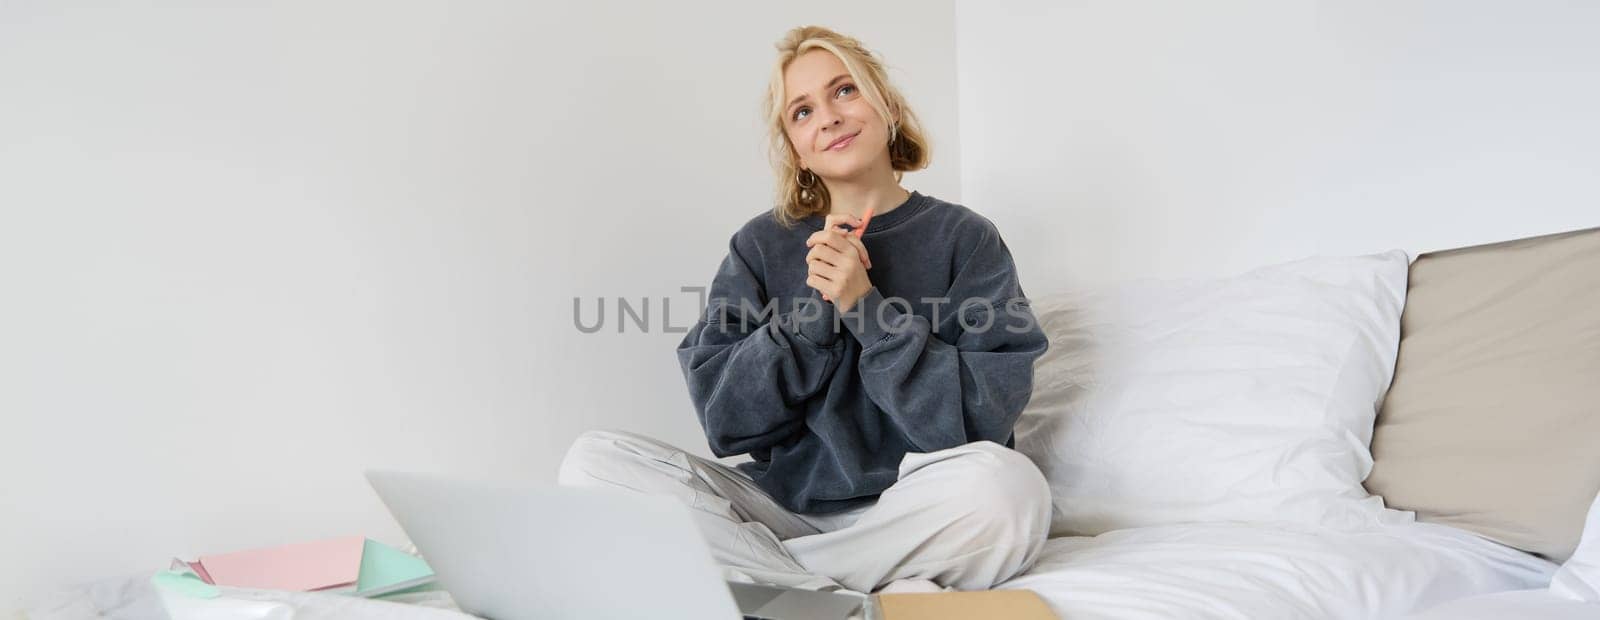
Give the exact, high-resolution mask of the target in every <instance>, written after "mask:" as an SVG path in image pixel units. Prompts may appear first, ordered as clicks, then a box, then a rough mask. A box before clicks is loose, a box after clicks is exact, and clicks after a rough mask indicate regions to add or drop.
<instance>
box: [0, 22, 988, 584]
mask: <svg viewBox="0 0 1600 620" xmlns="http://www.w3.org/2000/svg"><path fill="white" fill-rule="evenodd" d="M84 4H86V3H69V2H46V1H37V2H5V3H0V91H3V92H0V415H3V424H4V427H3V430H0V472H3V473H0V476H3V483H0V484H3V487H4V491H3V493H4V499H3V501H0V550H3V551H0V556H3V559H0V612H3V611H6V610H9V609H11V608H14V607H16V606H18V605H20V604H21V601H22V600H23V598H24V597H25V596H29V597H31V595H33V594H34V593H37V592H40V591H42V590H43V589H45V588H53V587H56V586H62V585H66V584H70V583H74V582H79V581H84V580H90V579H97V578H103V577H107V576H111V575H118V574H124V573H131V572H136V571H146V570H153V569H157V568H164V567H165V563H166V561H167V560H168V559H169V558H170V557H172V556H175V555H182V556H186V557H192V556H193V555H194V554H198V553H211V552H221V551H228V550H234V549H241V548H246V547H250V546H255V545H268V544H278V543H287V542H294V541H303V540H311V539H315V538H319V537H329V536H337V535H346V534H365V535H368V536H370V537H373V538H376V539H379V540H388V541H391V542H396V541H399V540H401V538H400V532H399V530H398V528H397V527H396V526H395V525H394V524H393V522H392V521H391V520H390V518H389V517H388V515H387V513H386V512H385V511H384V509H383V508H382V506H381V504H379V503H378V501H377V500H376V498H375V497H374V496H373V495H372V494H371V492H370V491H369V490H368V488H367V486H366V484H365V482H364V481H363V479H362V478H361V471H362V470H363V469H364V468H368V467H387V468H403V469H423V470H437V471H448V472H455V473H460V474H465V475H484V476H493V477H498V478H508V477H516V478H525V479H535V480H553V479H554V468H555V467H556V465H557V463H558V462H559V459H560V457H561V455H562V453H563V452H564V450H565V448H566V446H567V445H568V443H569V442H570V441H571V440H572V438H573V437H575V436H576V435H577V434H578V433H579V432H581V431H583V430H585V429H590V428H600V427H621V428H627V429H632V430H635V431H639V432H644V433H649V434H652V435H655V436H658V437H661V438H663V439H666V440H668V441H672V442H675V443H678V444H679V445H682V446H683V447H685V448H688V449H691V450H693V451H696V452H698V453H700V454H706V451H705V445H704V438H703V436H702V435H701V434H700V429H699V426H698V423H697V422H696V421H695V418H694V412H693V409H692V408H691V406H690V403H689V401H688V397H687V395H686V392H685V390H684V388H683V385H682V376H681V375H680V374H679V370H678V366H677V361H676V358H675V356H674V353H673V348H674V346H675V345H676V343H677V341H678V339H679V338H681V334H679V333H667V332H664V331H662V330H661V328H660V327H661V326H660V321H661V317H660V313H661V306H660V304H661V298H663V297H671V298H673V304H674V305H673V311H674V315H673V317H672V322H673V324H674V325H676V326H686V325H687V324H689V322H691V321H692V320H693V318H694V317H695V315H696V312H697V311H698V310H699V308H698V305H697V303H698V298H697V297H696V296H694V295H692V294H684V293H680V292H679V287H681V286H704V285H707V284H709V282H710V278H711V276H712V275H713V273H714V272H715V269H716V266H717V264H718V262H719V261H720V260H721V258H722V256H723V254H725V252H726V249H727V245H726V244H727V239H728V236H729V235H730V234H731V233H732V232H733V230H734V229H735V228H736V227H737V226H738V225H740V224H742V223H743V222H744V221H745V220H746V219H748V218H749V217H751V216H753V215H755V214H756V213H758V212H760V211H762V210H764V209H766V208H767V207H768V205H769V204H770V203H769V199H768V197H769V192H770V180H769V176H770V173H769V171H768V168H767V164H766V160H765V158H764V157H765V155H764V151H763V150H762V143H761V140H762V138H763V136H762V134H761V131H760V125H759V120H758V118H757V107H758V102H759V100H760V95H761V92H762V88H763V87H764V85H765V80H766V77H767V71H768V69H769V63H770V62H771V59H772V57H773V55H774V50H773V47H772V45H773V43H774V42H775V41H776V40H777V39H778V37H779V36H780V35H781V34H782V33H783V31H784V30H786V29H787V28H789V27H791V26H795V25H800V24H803V23H813V22H815V23H822V24H824V25H829V26H832V27H834V28H837V29H839V30H841V31H844V32H846V33H848V34H852V35H855V36H858V37H861V38H862V39H864V40H865V41H866V42H867V43H868V44H869V45H870V46H872V47H873V48H874V49H876V50H878V51H880V52H881V53H882V54H884V55H885V56H886V57H887V59H888V60H889V61H890V63H891V64H892V65H893V67H894V77H895V79H897V81H899V82H900V84H901V85H902V86H903V87H904V88H905V90H906V91H907V92H908V95H909V97H910V98H911V100H912V101H913V102H914V103H915V105H916V106H917V107H918V111H919V112H920V114H921V115H922V117H923V118H924V120H925V121H926V123H927V124H928V128H929V130H930V132H931V134H932V136H933V139H934V140H935V141H936V148H937V149H939V150H938V151H937V153H938V155H940V156H941V157H940V159H939V161H938V162H937V163H936V165H935V167H934V168H933V169H932V170H931V171H928V172H924V173H919V174H914V175H910V176H908V178H907V185H908V186H910V187H916V188H919V189H921V190H923V191H924V192H927V193H932V194H934V195H939V196H942V197H948V198H950V199H958V198H959V189H960V186H959V179H958V176H957V174H958V171H959V168H958V164H957V159H956V152H957V147H958V143H957V130H956V118H955V113H956V98H955V48H954V41H955V33H954V24H953V15H954V7H953V5H952V4H951V3H950V2H942V3H941V2H935V3H927V2H887V3H865V4H861V3H854V2H844V1H833V0H829V1H825V2H822V3H820V5H819V4H818V3H807V4H805V5H782V4H763V3H746V2H732V1H726V2H694V3H688V4H687V5H686V4H685V3H671V4H667V3H649V2H638V3H633V2H629V3H550V4H548V5H545V4H534V3H525V2H513V1H509V0H507V1H504V2H475V3H447V2H416V1H412V2H399V3H396V2H378V1H376V0H366V1H361V0H341V1H338V2H310V1H299V2H276V3H271V4H267V3H237V4H236V5H233V6H225V5H224V4H223V3H215V2H191V3H179V2H165V3H139V4H141V5H143V6H137V7H135V6H115V7H91V6H85V5H84ZM574 296H583V297H585V298H586V300H587V301H586V306H585V308H586V310H587V311H590V312H592V311H593V309H594V305H593V304H594V301H593V300H594V298H595V297H596V296H603V297H606V298H607V299H608V301H609V303H608V306H607V310H608V312H612V313H614V312H615V309H616V306H615V299H616V298H618V297H627V298H630V299H632V300H634V301H635V302H637V301H638V300H640V299H641V298H643V297H650V298H652V299H653V302H652V304H653V305H652V308H651V317H650V318H651V321H652V322H653V323H654V328H653V329H652V331H651V332H650V333H648V334H642V333H639V332H638V331H637V330H636V329H634V328H633V327H632V326H631V325H630V326H629V330H628V332H627V333H625V334H617V333H615V328H616V327H617V325H618V323H617V321H616V318H615V316H614V314H613V316H612V317H611V318H610V319H608V321H607V323H606V325H607V327H608V332H609V333H601V334H594V335H584V334H581V333H579V331H578V330H577V329H576V328H575V327H574V326H573V319H572V299H573V297H574Z"/></svg>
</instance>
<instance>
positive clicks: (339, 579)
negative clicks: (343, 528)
mask: <svg viewBox="0 0 1600 620" xmlns="http://www.w3.org/2000/svg"><path fill="white" fill-rule="evenodd" d="M172 568H174V569H187V570H191V571H194V573H195V575H196V576H198V577H200V579H201V580H203V581H205V582H206V583H209V584H212V585H218V586H233V587H237V588H260V589H269V590H291V591H296V592H310V591H316V592H335V593H340V594H351V595H354V596H366V597H371V596H382V595H385V594H393V593H396V592H399V591H401V590H408V589H411V588H416V587H419V586H423V585H427V584H429V583H432V582H433V581H434V577H433V569H431V568H429V567H428V563H427V562H425V561H423V559H422V558H419V557H416V556H414V555H411V554H409V553H406V552H404V551H401V550H399V549H395V548H394V547H390V546H388V545H385V544H383V543H380V542H376V541H372V540H368V539H366V538H364V537H361V536H346V537H343V538H330V539H328V540H318V541H313V542H306V543H296V544H292V545H283V546H279V547H266V548H261V549H250V550H246V551H236V552H233V553H223V554H218V555H205V556H201V557H200V558H199V559H197V560H195V561H193V562H186V561H184V560H176V559H175V560H173V561H172Z"/></svg>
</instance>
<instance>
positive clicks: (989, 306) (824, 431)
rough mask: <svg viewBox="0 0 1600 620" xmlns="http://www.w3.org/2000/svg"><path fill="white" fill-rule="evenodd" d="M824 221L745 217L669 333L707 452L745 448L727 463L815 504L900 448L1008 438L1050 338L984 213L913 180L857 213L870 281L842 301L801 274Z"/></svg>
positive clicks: (781, 498)
mask: <svg viewBox="0 0 1600 620" xmlns="http://www.w3.org/2000/svg"><path fill="white" fill-rule="evenodd" d="M823 223H824V218H823V217H822V216H820V215H818V216H811V217H809V218H807V219H805V220H801V221H800V222H799V223H797V224H796V225H794V226H793V227H790V228H785V227H784V226H783V225H782V224H780V223H779V222H778V220H777V219H776V218H775V217H774V216H773V214H772V213H771V212H764V213H762V214H761V215H758V216H756V217H754V218H753V219H751V220H749V221H748V222H747V223H745V224H744V226H742V227H741V228H740V229H739V230H738V231H737V232H735V233H734V234H733V237H732V239H731V240H730V241H729V244H728V255H727V257H726V258H724V259H723V261H722V263H721V266H720V267H719V269H718V270H717V273H716V276H715V278H714V279H713V281H712V283H711V288H710V290H709V292H708V293H707V295H706V298H705V299H706V301H705V313H704V314H703V315H702V316H701V317H700V318H699V319H698V320H697V321H696V323H695V325H694V326H693V327H691V328H690V329H689V331H688V333H686V334H685V335H684V337H683V340H682V342H681V343H680V344H679V345H678V348H677V355H678V361H679V364H680V366H681V367H682V370H683V375H684V379H685V381H686V382H687V383H688V388H689V396H690V399H691V400H692V401H693V403H694V408H695V411H696V412H697V414H698V415H699V418H700V424H701V426H702V427H703V428H704V429H705V433H706V439H707V440H708V441H709V443H710V448H711V452H712V453H713V454H715V455H716V456H718V457H727V456H733V455H738V454H745V453H749V454H750V455H751V457H752V458H753V459H754V460H753V461H750V462H745V463H740V464H739V465H737V467H738V468H739V469H740V470H741V471H743V472H744V473H746V474H748V475H749V476H750V477H751V479H753V480H754V481H755V483H756V484H757V485H758V486H760V487H761V488H762V489H763V490H764V491H766V492H767V493H768V494H769V495H771V496H772V497H773V498H774V499H775V500H777V501H778V502H779V503H780V504H782V505H783V506H785V507H787V508H788V509H789V510H791V511H795V512H801V513H827V512H835V511H839V510H845V509H848V508H852V507H855V506H858V505H861V504H863V503H866V502H869V501H871V500H873V499H875V498H876V497H877V496H878V495H879V494H880V493H881V492H883V490H884V489H887V488H888V487H889V486H890V485H892V484H894V483H895V482H896V480H897V479H898V476H899V465H900V460H901V458H902V457H903V456H904V455H905V454H906V453H907V452H934V451H937V450H942V449H945V448H951V447H955V446H959V445H962V444H966V443H970V442H974V441H982V440H989V441H993V442H995V443H998V444H1002V445H1004V446H1006V447H1008V448H1010V447H1014V446H1015V437H1014V435H1013V433H1012V428H1013V426H1014V425H1015V423H1016V421H1017V418H1018V417H1019V416H1020V415H1021V413H1022V409H1023V407H1024V406H1026V405H1027V403H1028V399H1029V397H1030V395H1031V392H1032V388H1033V363H1034V360H1035V359H1037V358H1038V357H1039V356H1040V355H1043V354H1044V352H1045V350H1046V349H1047V348H1048V346H1049V342H1048V341H1047V340H1046V338H1045V336H1044V333H1043V331H1042V330H1041V329H1040V328H1039V325H1038V321H1037V319H1036V318H1035V316H1034V315H1033V311H1032V309H1031V308H1030V307H1029V304H1028V300H1027V298H1026V296H1025V295H1024V294H1023V290H1022V285H1021V284H1020V283H1019V281H1018V278H1017V269H1016V265H1015V264H1014V263H1013V261H1012V258H1011V252H1010V250H1009V249H1008V248H1007V247H1006V244H1005V242H1004V241H1002V240H1001V238H1000V233H999V231H998V230H997V229H996V228H995V226H994V223H993V222H991V221H989V219H988V218H985V217H983V216H982V215H979V214H977V213H976V212H974V211H972V210H970V209H968V208H966V207H964V206H961V205H958V204H953V203H949V202H945V201H942V200H939V199H938V198H934V197H932V196H927V195H924V194H922V193H920V192H912V193H911V196H910V198H908V199H907V200H906V202H905V203H903V204H901V205H899V206H897V207H895V208H893V209H889V210H886V211H884V212H883V213H882V214H880V215H877V216H876V217H874V218H872V220H871V221H870V222H869V223H868V225H867V230H866V232H865V234H864V235H863V236H862V238H861V242H862V244H863V245H864V246H865V247H866V249H867V254H868V255H869V256H870V257H871V260H872V269H870V270H868V271H867V277H868V279H869V280H870V281H871V282H872V285H873V287H872V289H871V290H869V291H868V292H867V294H866V295H865V296H864V297H862V298H861V299H860V300H858V301H857V302H856V303H855V305H854V306H853V307H852V308H851V309H850V311H849V312H848V313H841V312H839V310H838V307H837V306H835V305H834V303H833V302H831V301H823V300H822V297H821V293H820V292H819V291H817V290H816V289H814V288H812V287H810V286H808V285H807V284H806V282H805V281H806V277H807V273H808V269H807V265H806V254H807V252H809V251H810V248H808V247H806V239H807V238H809V237H810V236H811V235H812V234H813V233H815V232H817V231H819V230H821V229H822V227H823Z"/></svg>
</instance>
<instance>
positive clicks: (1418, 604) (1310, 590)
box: [1000, 523, 1556, 620]
mask: <svg viewBox="0 0 1600 620" xmlns="http://www.w3.org/2000/svg"><path fill="white" fill-rule="evenodd" d="M1555 569H1556V565H1555V564H1553V563H1551V562H1548V561H1545V560H1542V559H1539V558H1537V557H1534V556H1532V555H1529V554H1526V553H1523V552H1520V551H1517V550H1515V549H1511V548H1509V547H1505V546H1503V545H1499V544H1497V543H1494V542H1491V541H1488V540H1485V539H1482V538H1479V537H1477V536H1474V535H1472V534H1470V533H1467V532H1464V531H1461V530H1457V529H1454V528H1449V527H1444V526H1438V525H1432V524H1427V523H1407V524H1400V525H1393V526H1388V527H1384V528H1382V529H1379V530H1375V531H1372V532H1368V533H1314V532H1313V531H1312V530H1309V529H1305V528H1298V527H1294V526H1285V527H1282V528H1267V527H1263V526H1258V525H1245V524H1237V525H1232V524H1194V525H1171V526H1159V527H1145V528H1136V529H1127V530H1118V531H1113V532H1107V533H1105V534H1101V535H1099V536H1095V537H1063V538H1054V539H1051V540H1050V541H1049V542H1048V543H1047V544H1046V547H1045V554H1044V556H1043V557H1042V558H1041V559H1040V561H1039V563H1038V564H1037V565H1036V566H1035V567H1034V568H1033V569H1032V570H1031V571H1029V572H1028V573H1027V574H1025V575H1023V576H1021V577H1017V578H1015V579H1012V580H1010V581H1008V582H1006V583H1004V584H1001V585H1000V587H1001V588H1029V589H1032V590H1034V591H1035V592H1037V593H1038V594H1039V595H1040V596H1041V597H1043V598H1044V599H1045V600H1046V601H1047V602H1048V603H1049V604H1050V606H1051V608H1053V609H1054V610H1055V611H1056V613H1057V614H1058V615H1060V616H1061V617H1062V618H1070V619H1071V620H1091V619H1097V618H1117V619H1119V620H1126V619H1138V618H1162V619H1166V618H1247V619H1257V618H1274V619H1291V618H1396V617H1400V616H1404V615H1406V614H1408V613H1410V612H1412V611H1415V610H1421V609H1425V608H1428V607H1431V606H1433V605H1435V604H1438V603H1440V602H1443V601H1448V600H1452V599H1457V598H1463V597H1468V596H1475V595H1479V594H1483V593H1488V592H1499V591H1504V590H1516V589H1524V588H1535V587H1544V586H1545V585H1546V584H1548V583H1549V582H1550V576H1551V574H1552V573H1553V572H1554V571H1555Z"/></svg>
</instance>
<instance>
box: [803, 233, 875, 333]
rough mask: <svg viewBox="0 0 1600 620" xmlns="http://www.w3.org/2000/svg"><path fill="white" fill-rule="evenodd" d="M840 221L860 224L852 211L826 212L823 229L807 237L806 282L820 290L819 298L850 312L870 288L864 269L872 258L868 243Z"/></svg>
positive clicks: (870, 284) (869, 264)
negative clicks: (868, 253) (863, 241)
mask: <svg viewBox="0 0 1600 620" xmlns="http://www.w3.org/2000/svg"><path fill="white" fill-rule="evenodd" d="M842 224H850V225H851V226H856V227H859V226H861V218H858V217H855V216H853V215H829V216H828V217H827V220H826V223H825V224H824V225H823V227H822V230H819V231H817V232H815V233H812V234H811V236H810V237H809V238H807V239H806V247H809V248H811V251H810V252H808V253H807V254H806V268H807V275H806V285H807V286H810V287H811V288H814V289H817V290H818V291H821V292H822V298H823V299H825V300H830V301H833V303H834V305H836V306H838V307H839V311H840V312H849V311H850V308H851V307H852V306H854V305H855V303H856V301H858V300H860V299H861V298H862V297H863V296H865V295H866V294H867V291H869V290H872V281H871V280H869V279H868V278H867V269H870V268H871V267H872V259H871V258H870V257H868V256H867V247H866V246H865V245H862V244H861V240H860V239H858V238H856V236H855V235H854V234H851V233H847V232H845V231H844V227H843V226H842Z"/></svg>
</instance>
